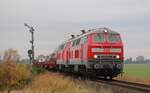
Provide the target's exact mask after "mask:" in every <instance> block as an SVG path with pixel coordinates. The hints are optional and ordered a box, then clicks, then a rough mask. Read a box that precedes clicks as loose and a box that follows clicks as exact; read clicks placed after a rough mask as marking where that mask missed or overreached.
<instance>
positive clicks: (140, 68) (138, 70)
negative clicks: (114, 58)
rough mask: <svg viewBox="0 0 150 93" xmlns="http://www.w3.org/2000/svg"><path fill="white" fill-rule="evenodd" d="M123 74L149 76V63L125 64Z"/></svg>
mask: <svg viewBox="0 0 150 93" xmlns="http://www.w3.org/2000/svg"><path fill="white" fill-rule="evenodd" d="M124 72H125V75H128V76H134V77H142V78H150V64H125V65H124Z"/></svg>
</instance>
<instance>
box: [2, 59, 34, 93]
mask: <svg viewBox="0 0 150 93" xmlns="http://www.w3.org/2000/svg"><path fill="white" fill-rule="evenodd" d="M31 75H32V74H31V69H30V67H29V66H27V65H24V64H16V63H14V62H4V63H2V64H0V90H8V92H9V91H11V90H13V89H20V88H22V87H23V86H24V85H26V84H27V83H28V82H29V81H30V80H31Z"/></svg>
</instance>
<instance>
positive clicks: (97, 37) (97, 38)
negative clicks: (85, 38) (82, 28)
mask: <svg viewBox="0 0 150 93" xmlns="http://www.w3.org/2000/svg"><path fill="white" fill-rule="evenodd" d="M93 41H94V42H104V41H105V38H104V34H94V35H93Z"/></svg>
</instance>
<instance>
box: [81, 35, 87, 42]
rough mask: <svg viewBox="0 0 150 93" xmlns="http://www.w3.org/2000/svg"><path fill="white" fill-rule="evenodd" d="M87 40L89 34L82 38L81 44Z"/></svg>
mask: <svg viewBox="0 0 150 93" xmlns="http://www.w3.org/2000/svg"><path fill="white" fill-rule="evenodd" d="M86 42H87V36H84V37H82V38H81V44H84V43H86Z"/></svg>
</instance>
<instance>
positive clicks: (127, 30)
mask: <svg viewBox="0 0 150 93" xmlns="http://www.w3.org/2000/svg"><path fill="white" fill-rule="evenodd" d="M24 23H28V24H30V25H33V26H34V27H35V30H36V32H35V36H36V42H35V46H36V48H35V49H36V55H39V54H50V53H51V52H52V51H53V50H54V49H55V48H56V47H57V45H58V44H60V43H61V42H62V41H64V40H66V39H67V38H69V37H70V35H71V34H78V33H80V30H81V29H92V28H99V27H109V28H111V29H113V30H116V31H117V32H120V33H121V35H122V37H123V41H124V45H125V57H126V58H127V57H129V56H131V57H136V56H138V55H143V56H145V57H146V58H150V0H0V53H1V54H2V53H3V51H4V50H6V49H8V48H14V49H18V50H19V53H20V54H21V55H22V57H27V52H26V51H27V50H28V49H29V48H30V44H29V43H28V41H29V40H30V33H29V32H28V31H27V30H28V29H27V28H25V27H24V25H23V24H24Z"/></svg>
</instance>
